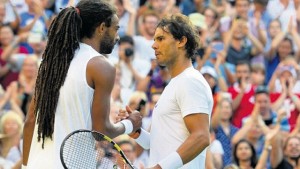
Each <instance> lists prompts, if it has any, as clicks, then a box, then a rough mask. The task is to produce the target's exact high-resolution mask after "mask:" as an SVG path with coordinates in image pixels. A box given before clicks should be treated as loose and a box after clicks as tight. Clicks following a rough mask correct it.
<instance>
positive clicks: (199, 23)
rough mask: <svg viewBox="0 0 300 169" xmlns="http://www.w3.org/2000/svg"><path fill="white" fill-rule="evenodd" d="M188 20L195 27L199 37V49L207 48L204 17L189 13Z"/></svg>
mask: <svg viewBox="0 0 300 169" xmlns="http://www.w3.org/2000/svg"><path fill="white" fill-rule="evenodd" d="M188 17H189V19H190V21H191V22H192V24H193V25H194V26H196V28H197V30H198V32H199V36H200V45H201V48H204V47H205V46H207V43H206V39H205V38H206V31H207V24H206V22H205V17H204V16H203V15H202V14H200V13H191V14H189V16H188Z"/></svg>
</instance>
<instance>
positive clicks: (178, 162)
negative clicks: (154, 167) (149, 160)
mask: <svg viewBox="0 0 300 169" xmlns="http://www.w3.org/2000/svg"><path fill="white" fill-rule="evenodd" d="M158 164H159V165H160V167H161V168H162V169H175V168H176V169H177V168H180V167H182V166H183V162H182V159H181V157H180V155H179V154H178V153H177V152H176V151H174V152H173V153H171V154H169V155H168V156H167V157H166V158H164V159H163V160H161V161H160V162H159V163H158Z"/></svg>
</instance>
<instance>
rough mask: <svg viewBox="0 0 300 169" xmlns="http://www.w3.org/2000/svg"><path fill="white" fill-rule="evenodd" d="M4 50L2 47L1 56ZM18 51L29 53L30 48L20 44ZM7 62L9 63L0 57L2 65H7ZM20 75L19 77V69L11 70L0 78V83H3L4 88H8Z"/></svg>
mask: <svg viewBox="0 0 300 169" xmlns="http://www.w3.org/2000/svg"><path fill="white" fill-rule="evenodd" d="M2 52H3V49H2V48H0V56H1V55H2ZM18 53H19V54H28V50H27V49H26V48H25V47H23V46H20V47H19V52H18ZM6 64H7V62H6V61H4V60H3V59H2V58H1V57H0V65H1V67H3V66H5V65H6ZM18 77H19V72H18V71H12V70H10V71H9V72H8V73H7V74H6V75H4V76H3V77H1V78H0V84H1V85H2V87H3V88H4V89H6V88H7V87H8V86H9V84H10V83H11V82H13V81H16V80H18Z"/></svg>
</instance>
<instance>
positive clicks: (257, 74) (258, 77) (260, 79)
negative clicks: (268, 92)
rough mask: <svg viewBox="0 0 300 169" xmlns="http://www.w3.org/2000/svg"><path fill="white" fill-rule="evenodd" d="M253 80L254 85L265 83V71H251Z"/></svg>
mask: <svg viewBox="0 0 300 169" xmlns="http://www.w3.org/2000/svg"><path fill="white" fill-rule="evenodd" d="M251 82H252V84H254V85H263V84H264V82H265V74H264V73H263V71H259V70H254V71H252V72H251Z"/></svg>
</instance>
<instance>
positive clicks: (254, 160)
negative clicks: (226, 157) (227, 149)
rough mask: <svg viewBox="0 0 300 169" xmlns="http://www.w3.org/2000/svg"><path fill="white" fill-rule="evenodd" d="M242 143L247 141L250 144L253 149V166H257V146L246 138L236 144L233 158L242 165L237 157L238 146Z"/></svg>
mask: <svg viewBox="0 0 300 169" xmlns="http://www.w3.org/2000/svg"><path fill="white" fill-rule="evenodd" d="M241 143H246V144H248V145H249V147H250V149H251V153H252V156H251V158H250V161H251V167H252V168H255V166H256V163H257V158H256V151H255V148H254V146H253V145H252V144H251V143H250V142H249V141H248V140H246V139H242V140H240V141H238V142H237V143H236V144H235V145H234V148H233V159H234V161H235V163H236V164H237V165H238V166H240V160H239V159H238V157H237V148H238V146H239V145H240V144H241Z"/></svg>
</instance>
